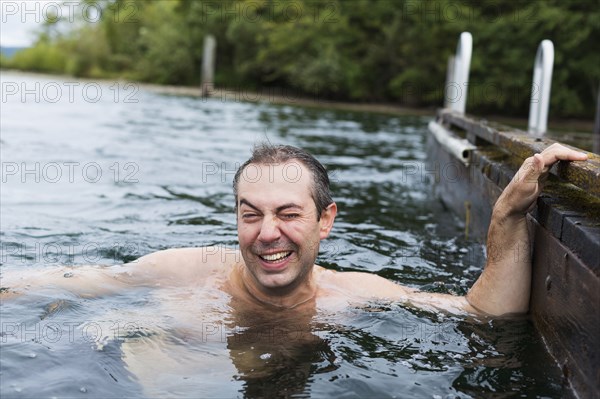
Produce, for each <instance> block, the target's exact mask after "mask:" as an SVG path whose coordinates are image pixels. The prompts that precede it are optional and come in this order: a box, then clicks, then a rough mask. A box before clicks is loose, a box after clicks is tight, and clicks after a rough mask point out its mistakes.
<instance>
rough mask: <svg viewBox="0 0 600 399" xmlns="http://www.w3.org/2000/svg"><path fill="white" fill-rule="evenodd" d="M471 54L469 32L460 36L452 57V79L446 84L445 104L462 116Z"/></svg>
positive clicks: (471, 43) (465, 104)
mask: <svg viewBox="0 0 600 399" xmlns="http://www.w3.org/2000/svg"><path fill="white" fill-rule="evenodd" d="M472 52H473V36H471V34H470V33H469V32H463V33H461V34H460V38H459V40H458V45H457V46H456V56H455V57H454V68H453V69H454V70H453V72H452V79H451V81H450V82H447V83H446V100H445V103H446V104H450V109H452V110H453V111H456V112H457V113H459V114H464V113H465V109H466V107H467V94H468V92H469V70H470V68H471V54H472Z"/></svg>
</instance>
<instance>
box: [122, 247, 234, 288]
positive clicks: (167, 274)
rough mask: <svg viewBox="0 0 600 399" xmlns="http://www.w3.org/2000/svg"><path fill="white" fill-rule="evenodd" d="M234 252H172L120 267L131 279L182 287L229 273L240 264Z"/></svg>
mask: <svg viewBox="0 0 600 399" xmlns="http://www.w3.org/2000/svg"><path fill="white" fill-rule="evenodd" d="M241 259H242V257H241V254H240V252H239V251H238V250H237V249H234V248H229V247H224V246H213V247H201V248H173V249H166V250H162V251H158V252H153V253H151V254H148V255H145V256H142V257H141V258H139V259H137V260H135V261H133V262H130V263H128V264H126V265H124V267H125V268H127V269H128V272H129V274H130V275H131V277H132V278H136V277H137V278H139V279H142V280H153V279H155V280H161V281H168V282H172V283H174V282H179V283H181V284H186V283H188V282H190V281H197V279H198V278H202V277H203V276H208V275H210V274H214V273H218V272H229V271H230V270H231V268H232V267H233V266H234V265H236V264H239V262H241Z"/></svg>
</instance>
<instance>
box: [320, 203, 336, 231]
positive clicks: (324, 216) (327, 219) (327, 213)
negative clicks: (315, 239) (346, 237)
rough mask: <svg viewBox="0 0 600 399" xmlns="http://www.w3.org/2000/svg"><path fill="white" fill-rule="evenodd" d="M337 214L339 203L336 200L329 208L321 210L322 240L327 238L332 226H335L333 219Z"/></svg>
mask: <svg viewBox="0 0 600 399" xmlns="http://www.w3.org/2000/svg"><path fill="white" fill-rule="evenodd" d="M335 215H337V205H336V204H335V202H332V203H331V204H329V206H328V207H327V208H325V209H324V210H323V211H322V212H321V219H320V220H319V230H320V233H321V234H320V238H321V240H322V239H324V238H327V236H328V235H329V232H330V231H331V228H332V227H333V221H334V220H335Z"/></svg>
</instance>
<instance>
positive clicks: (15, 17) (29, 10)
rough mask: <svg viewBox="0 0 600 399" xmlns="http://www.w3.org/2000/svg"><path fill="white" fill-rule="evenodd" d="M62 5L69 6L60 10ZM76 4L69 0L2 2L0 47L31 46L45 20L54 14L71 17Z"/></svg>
mask: <svg viewBox="0 0 600 399" xmlns="http://www.w3.org/2000/svg"><path fill="white" fill-rule="evenodd" d="M62 3H69V4H67V6H66V8H65V6H64V5H63V6H62V8H59V7H60V6H61V4H62ZM76 4H79V2H78V1H69V0H54V1H53V0H36V1H31V0H27V1H25V0H0V46H2V47H27V46H31V45H32V44H33V41H34V40H35V34H34V32H35V31H36V29H38V28H39V27H40V26H41V25H42V24H43V23H44V21H45V20H47V19H48V18H49V17H50V16H51V15H53V13H61V15H62V16H63V17H69V9H70V8H71V7H74V6H75V5H76ZM57 10H60V11H57Z"/></svg>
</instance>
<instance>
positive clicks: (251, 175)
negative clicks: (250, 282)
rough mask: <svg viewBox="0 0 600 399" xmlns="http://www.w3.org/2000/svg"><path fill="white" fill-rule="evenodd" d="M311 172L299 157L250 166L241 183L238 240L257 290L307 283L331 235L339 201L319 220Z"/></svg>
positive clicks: (267, 291)
mask: <svg viewBox="0 0 600 399" xmlns="http://www.w3.org/2000/svg"><path fill="white" fill-rule="evenodd" d="M311 185H312V176H311V173H310V172H309V170H308V169H306V167H305V166H304V165H303V164H302V163H300V162H298V161H293V160H292V161H288V162H286V163H283V164H250V165H248V166H247V167H246V168H245V169H244V171H243V172H242V175H241V177H240V180H239V183H238V198H237V200H238V204H237V208H238V209H237V223H238V239H239V243H240V249H241V251H242V256H243V258H244V261H245V262H246V267H247V269H248V271H249V272H250V274H251V275H252V277H253V278H254V283H257V285H258V288H259V289H261V290H262V291H264V292H266V293H276V292H278V291H281V292H285V291H287V290H290V289H293V288H294V287H295V286H297V285H298V284H300V283H301V282H303V281H304V279H305V278H306V277H307V276H308V274H309V272H310V271H311V270H312V267H313V265H314V262H315V259H316V258H317V254H318V252H319V242H320V240H321V239H323V238H325V237H327V235H329V231H330V230H331V226H332V225H333V219H334V218H335V213H336V208H335V204H332V205H330V206H329V207H328V208H327V210H326V211H324V212H323V213H322V215H321V218H320V220H317V219H318V218H317V210H316V206H315V203H314V201H313V199H312V196H311Z"/></svg>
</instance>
